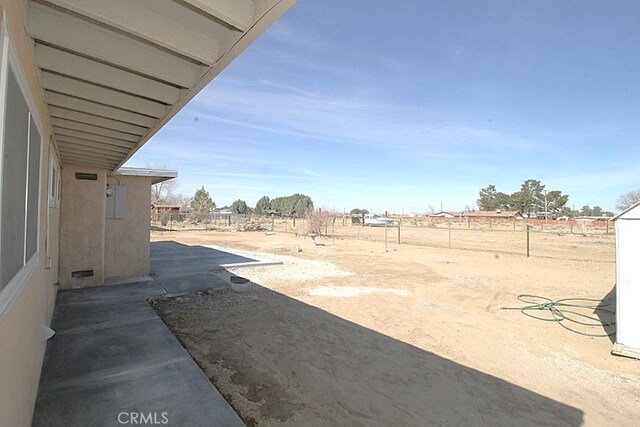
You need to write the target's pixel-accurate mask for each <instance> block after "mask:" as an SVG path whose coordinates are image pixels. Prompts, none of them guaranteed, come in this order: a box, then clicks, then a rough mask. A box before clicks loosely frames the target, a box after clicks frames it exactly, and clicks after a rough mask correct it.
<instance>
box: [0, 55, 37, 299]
mask: <svg viewBox="0 0 640 427" xmlns="http://www.w3.org/2000/svg"><path fill="white" fill-rule="evenodd" d="M2 68H3V69H2V71H3V73H2V74H5V75H6V86H5V87H6V90H5V96H4V99H2V100H0V102H2V103H3V105H2V107H3V108H2V110H3V121H4V132H3V134H2V140H1V141H0V149H1V154H2V156H1V157H0V159H1V160H0V161H1V164H0V176H1V177H2V185H1V187H0V203H1V206H2V208H1V209H0V215H1V216H0V220H1V221H0V223H1V225H0V290H2V289H3V288H4V287H6V286H7V285H8V284H9V283H10V282H11V280H12V279H13V278H14V277H15V276H16V275H17V274H18V273H19V272H20V270H21V269H22V268H23V267H24V266H25V265H26V264H27V262H28V261H29V260H30V259H31V258H32V257H33V256H34V255H35V254H36V252H37V250H38V219H39V216H38V196H39V184H40V149H41V143H42V141H41V136H40V132H39V131H38V128H37V127H36V125H35V122H34V120H33V117H32V116H31V113H30V112H29V107H28V104H27V101H26V98H25V96H24V94H23V92H22V90H21V88H20V84H19V83H18V79H17V77H16V74H15V72H14V70H13V69H12V67H11V66H9V64H8V61H5V62H4V63H3V67H2Z"/></svg>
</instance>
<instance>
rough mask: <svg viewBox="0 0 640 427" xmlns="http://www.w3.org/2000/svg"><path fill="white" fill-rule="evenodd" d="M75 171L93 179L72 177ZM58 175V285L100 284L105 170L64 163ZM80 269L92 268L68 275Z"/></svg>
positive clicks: (102, 281) (102, 267)
mask: <svg viewBox="0 0 640 427" xmlns="http://www.w3.org/2000/svg"><path fill="white" fill-rule="evenodd" d="M76 173H92V174H96V175H97V180H95V181H92V180H84V179H76V176H75V174H76ZM61 175H62V189H61V192H60V195H61V201H60V288H61V289H74V288H86V287H92V286H100V285H102V284H103V283H104V229H105V209H106V199H107V198H106V188H107V171H106V170H101V169H94V168H87V167H76V166H65V168H64V169H62V174H61ZM81 270H93V276H91V277H72V276H71V274H72V272H74V271H81Z"/></svg>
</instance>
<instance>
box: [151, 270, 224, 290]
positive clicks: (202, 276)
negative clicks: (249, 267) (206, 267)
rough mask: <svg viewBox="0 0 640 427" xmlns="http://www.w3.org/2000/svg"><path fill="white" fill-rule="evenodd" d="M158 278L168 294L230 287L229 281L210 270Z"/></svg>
mask: <svg viewBox="0 0 640 427" xmlns="http://www.w3.org/2000/svg"><path fill="white" fill-rule="evenodd" d="M157 280H158V282H159V283H160V284H161V285H162V287H163V288H164V289H166V291H167V293H168V294H183V293H192V292H198V291H204V290H220V289H226V288H228V287H229V284H228V283H227V282H225V281H224V280H222V279H221V278H219V277H217V276H214V275H213V274H211V273H209V272H205V273H196V274H190V275H180V276H168V277H167V276H159V277H157Z"/></svg>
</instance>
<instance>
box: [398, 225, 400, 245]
mask: <svg viewBox="0 0 640 427" xmlns="http://www.w3.org/2000/svg"><path fill="white" fill-rule="evenodd" d="M398 244H400V223H398Z"/></svg>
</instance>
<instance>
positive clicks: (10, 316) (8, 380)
mask: <svg viewBox="0 0 640 427" xmlns="http://www.w3.org/2000/svg"><path fill="white" fill-rule="evenodd" d="M0 13H2V14H3V16H4V19H5V22H7V23H8V25H7V31H8V33H9V37H10V39H11V42H12V44H13V46H14V48H15V50H16V53H17V56H18V60H19V62H20V66H21V68H22V71H23V73H24V74H25V77H26V81H27V84H28V86H29V89H30V92H31V93H30V94H31V97H32V98H33V101H34V104H35V106H34V107H35V112H36V113H37V114H38V115H39V116H40V119H41V120H42V123H41V124H42V128H43V129H42V137H43V144H42V150H41V151H42V154H41V155H42V162H41V165H42V167H41V170H40V218H39V251H38V255H37V257H38V258H37V265H36V267H35V270H34V271H33V273H32V274H31V276H30V277H28V279H27V281H26V283H25V285H24V287H22V288H21V291H20V292H19V294H18V296H17V298H16V300H15V301H14V302H13V304H12V305H11V306H10V307H9V308H8V310H7V312H6V314H5V315H4V316H3V317H2V319H0V426H12V427H13V426H16V427H19V426H28V425H30V424H31V417H32V414H33V408H34V405H35V399H36V395H37V391H38V382H39V378H40V370H41V367H42V360H43V357H44V351H45V346H46V341H43V340H42V338H41V332H40V331H41V328H42V327H43V326H44V325H49V324H50V322H51V316H52V314H53V307H54V302H55V297H56V287H55V286H54V284H55V283H56V282H57V281H58V278H57V272H56V269H55V268H50V269H48V268H47V263H46V259H45V257H46V254H45V239H46V237H47V234H48V232H47V209H48V208H47V206H48V200H47V199H48V195H47V184H48V169H49V150H50V145H49V139H50V126H49V122H48V117H47V114H46V109H45V104H44V100H43V96H42V92H41V91H40V88H39V82H38V77H37V74H36V69H35V67H34V65H33V52H32V44H31V41H30V40H29V38H28V37H27V34H26V32H25V25H26V24H25V19H24V4H23V3H22V2H21V1H18V0H0ZM2 25H3V24H2V23H0V26H2ZM49 223H50V226H51V234H50V236H52V238H51V239H50V240H51V241H52V242H53V244H52V245H50V248H49V254H50V256H51V261H52V265H53V266H55V265H57V263H58V248H57V245H55V242H57V233H58V229H57V223H58V210H57V209H53V210H52V212H51V217H50V219H49Z"/></svg>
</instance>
